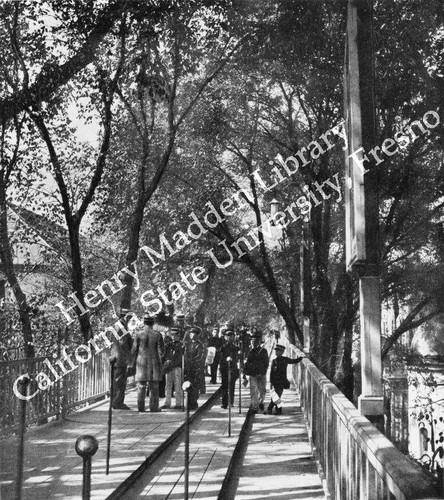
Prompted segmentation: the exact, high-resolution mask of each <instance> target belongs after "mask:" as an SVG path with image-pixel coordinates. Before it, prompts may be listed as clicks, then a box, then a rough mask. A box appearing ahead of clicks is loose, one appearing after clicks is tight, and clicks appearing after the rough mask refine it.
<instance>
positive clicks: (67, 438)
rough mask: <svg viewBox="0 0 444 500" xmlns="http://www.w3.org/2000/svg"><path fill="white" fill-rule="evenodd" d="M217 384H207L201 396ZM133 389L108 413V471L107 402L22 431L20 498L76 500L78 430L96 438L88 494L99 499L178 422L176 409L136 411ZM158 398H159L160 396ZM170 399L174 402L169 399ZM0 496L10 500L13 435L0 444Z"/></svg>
mask: <svg viewBox="0 0 444 500" xmlns="http://www.w3.org/2000/svg"><path fill="white" fill-rule="evenodd" d="M218 387H219V385H207V394H206V395H203V396H201V398H200V400H199V404H201V403H203V402H204V401H205V400H207V399H208V397H209V396H210V395H211V394H213V393H214V391H215V390H216V389H217V388H218ZM136 399H137V398H136V391H135V390H131V391H130V392H128V394H127V396H126V398H125V403H126V404H127V405H128V406H129V407H130V408H131V410H115V411H113V430H112V446H111V460H110V473H109V475H108V476H107V475H105V467H106V446H107V439H106V436H107V422H108V407H109V403H108V400H106V401H104V402H100V403H98V404H96V405H93V406H92V407H90V408H89V409H86V410H85V411H79V412H76V413H73V414H70V415H67V416H66V418H65V419H63V420H58V421H55V422H51V423H49V424H46V425H43V426H41V427H37V428H33V429H31V430H29V431H28V432H27V433H26V434H25V461H24V464H25V465H24V481H23V491H22V500H40V499H42V500H48V499H53V498H54V499H56V498H60V499H64V500H65V499H66V500H69V499H76V500H78V499H79V498H80V497H81V492H82V463H83V462H82V459H81V458H80V457H79V456H78V455H77V453H76V451H75V449H74V445H75V442H76V440H77V438H78V437H79V436H81V435H82V434H91V435H93V436H95V437H96V438H97V440H98V441H99V449H98V451H97V453H96V454H95V455H94V457H93V459H92V478H91V485H92V486H91V498H92V499H104V498H106V497H107V496H108V495H109V494H111V493H112V492H113V491H114V489H115V488H116V487H117V486H118V485H119V484H120V483H121V482H122V481H123V480H124V479H126V477H127V476H129V474H131V473H132V472H133V471H134V470H135V469H136V468H137V467H138V466H139V465H140V464H141V463H142V462H143V461H144V460H145V459H146V458H147V456H149V455H150V454H151V453H152V452H153V451H154V450H155V449H156V448H157V447H158V446H159V445H160V444H161V443H163V442H164V441H165V440H166V439H167V438H168V437H169V436H170V435H171V434H172V433H173V432H174V431H175V430H176V429H177V428H178V427H180V426H181V425H182V424H183V422H184V415H185V413H184V412H182V411H180V410H169V411H162V412H160V413H150V412H146V413H139V412H138V411H137V402H136ZM161 401H162V400H161ZM173 402H174V400H173ZM0 447H1V451H0V470H1V472H0V498H1V500H10V499H11V500H12V499H13V498H14V494H13V487H14V485H13V483H14V479H15V469H16V459H17V458H16V454H17V452H16V448H17V439H16V438H8V439H7V440H4V441H2V442H0Z"/></svg>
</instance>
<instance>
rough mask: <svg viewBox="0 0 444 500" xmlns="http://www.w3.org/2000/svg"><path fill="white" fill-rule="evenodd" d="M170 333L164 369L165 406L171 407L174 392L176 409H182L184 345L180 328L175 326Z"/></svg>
mask: <svg viewBox="0 0 444 500" xmlns="http://www.w3.org/2000/svg"><path fill="white" fill-rule="evenodd" d="M169 335H170V337H171V342H169V343H168V345H167V346H166V348H165V356H164V358H163V359H164V361H163V365H162V371H163V372H164V373H165V403H164V404H163V406H162V409H164V408H171V398H172V396H173V387H174V394H175V399H176V405H175V406H174V409H175V410H180V409H181V408H182V405H183V398H182V353H183V347H182V342H181V341H180V328H179V327H176V326H173V327H172V328H170V331H169Z"/></svg>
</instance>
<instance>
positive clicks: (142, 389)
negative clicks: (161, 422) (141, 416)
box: [137, 380, 159, 411]
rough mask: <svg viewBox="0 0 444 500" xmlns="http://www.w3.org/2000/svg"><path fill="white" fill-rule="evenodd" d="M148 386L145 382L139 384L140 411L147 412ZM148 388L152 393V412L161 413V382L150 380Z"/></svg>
mask: <svg viewBox="0 0 444 500" xmlns="http://www.w3.org/2000/svg"><path fill="white" fill-rule="evenodd" d="M146 384H147V382H145V381H141V382H137V409H138V410H139V411H145V398H146ZM148 387H149V391H150V411H159V381H158V380H150V381H149V382H148Z"/></svg>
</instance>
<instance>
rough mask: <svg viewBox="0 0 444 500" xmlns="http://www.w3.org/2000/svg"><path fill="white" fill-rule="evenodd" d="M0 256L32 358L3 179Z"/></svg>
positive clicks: (28, 327)
mask: <svg viewBox="0 0 444 500" xmlns="http://www.w3.org/2000/svg"><path fill="white" fill-rule="evenodd" d="M0 257H1V261H2V264H3V271H4V273H5V276H6V279H7V280H8V283H9V286H10V287H11V289H12V292H13V294H14V297H15V300H16V302H17V307H18V310H19V317H20V323H21V325H22V333H23V341H24V345H25V357H26V358H34V357H35V349H34V338H33V335H32V327H31V320H30V318H29V306H28V302H27V299H26V295H25V293H24V292H23V290H22V289H21V287H20V283H19V281H18V279H17V275H16V274H15V270H14V259H13V256H12V251H11V244H10V240H9V234H8V215H7V206H6V190H5V184H4V182H3V179H2V180H1V181H0Z"/></svg>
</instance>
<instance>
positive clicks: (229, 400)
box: [227, 356, 233, 437]
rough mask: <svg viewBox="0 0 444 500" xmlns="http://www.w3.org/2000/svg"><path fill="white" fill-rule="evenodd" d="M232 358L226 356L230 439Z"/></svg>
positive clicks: (229, 432)
mask: <svg viewBox="0 0 444 500" xmlns="http://www.w3.org/2000/svg"><path fill="white" fill-rule="evenodd" d="M232 362H233V358H232V357H231V356H228V358H227V363H228V437H231V363H232Z"/></svg>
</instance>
